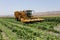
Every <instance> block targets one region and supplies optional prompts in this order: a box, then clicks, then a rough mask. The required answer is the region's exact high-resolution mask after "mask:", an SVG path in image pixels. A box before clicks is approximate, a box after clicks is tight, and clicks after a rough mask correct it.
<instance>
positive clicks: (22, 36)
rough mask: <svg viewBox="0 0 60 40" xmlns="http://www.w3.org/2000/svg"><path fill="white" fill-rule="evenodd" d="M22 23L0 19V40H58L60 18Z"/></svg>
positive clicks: (59, 38) (59, 35)
mask: <svg viewBox="0 0 60 40" xmlns="http://www.w3.org/2000/svg"><path fill="white" fill-rule="evenodd" d="M43 18H44V19H45V21H42V22H34V23H22V22H20V21H16V20H15V19H14V18H0V40H60V30H59V29H60V17H43Z"/></svg>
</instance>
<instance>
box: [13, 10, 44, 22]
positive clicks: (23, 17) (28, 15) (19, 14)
mask: <svg viewBox="0 0 60 40" xmlns="http://www.w3.org/2000/svg"><path fill="white" fill-rule="evenodd" d="M14 15H15V19H16V20H17V21H21V22H27V23H28V22H37V21H43V20H44V19H42V18H39V17H36V16H33V15H32V10H23V11H15V12H14Z"/></svg>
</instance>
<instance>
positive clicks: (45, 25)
mask: <svg viewBox="0 0 60 40" xmlns="http://www.w3.org/2000/svg"><path fill="white" fill-rule="evenodd" d="M5 20H6V21H10V22H13V23H16V24H20V25H24V26H29V27H33V28H36V29H42V30H48V31H52V32H55V33H60V32H59V31H56V30H54V27H56V26H57V24H58V23H57V22H45V21H44V22H36V23H28V24H26V23H21V22H19V21H16V20H14V19H5Z"/></svg>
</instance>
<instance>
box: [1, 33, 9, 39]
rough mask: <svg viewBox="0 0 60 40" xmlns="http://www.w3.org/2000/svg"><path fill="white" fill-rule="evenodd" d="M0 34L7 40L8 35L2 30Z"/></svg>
mask: <svg viewBox="0 0 60 40" xmlns="http://www.w3.org/2000/svg"><path fill="white" fill-rule="evenodd" d="M1 34H2V38H3V40H9V37H8V36H7V35H6V34H5V33H4V32H2V33H1Z"/></svg>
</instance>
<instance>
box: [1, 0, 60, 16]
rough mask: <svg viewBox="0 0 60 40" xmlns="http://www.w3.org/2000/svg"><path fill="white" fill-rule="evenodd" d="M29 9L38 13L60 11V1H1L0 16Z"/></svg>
mask: <svg viewBox="0 0 60 40" xmlns="http://www.w3.org/2000/svg"><path fill="white" fill-rule="evenodd" d="M27 9H30V10H34V11H36V12H46V11H60V0H0V16H1V15H11V14H14V12H15V11H20V10H27Z"/></svg>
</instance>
